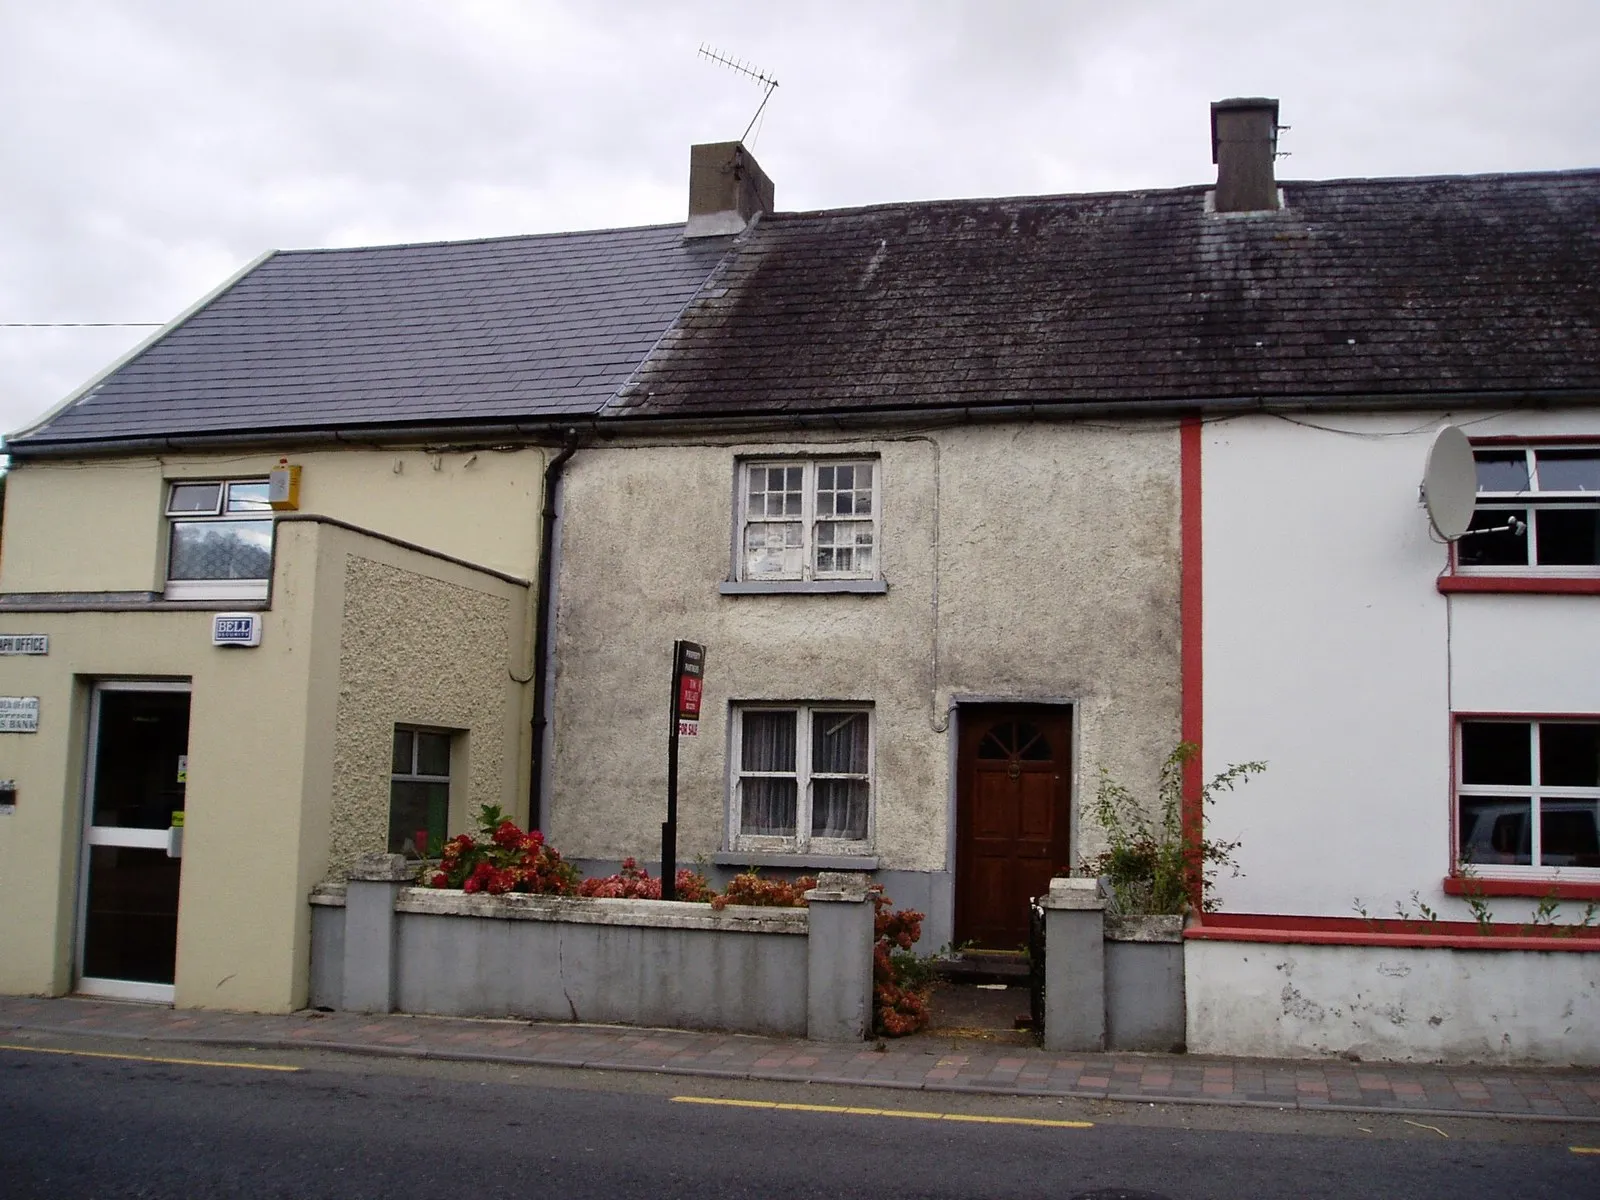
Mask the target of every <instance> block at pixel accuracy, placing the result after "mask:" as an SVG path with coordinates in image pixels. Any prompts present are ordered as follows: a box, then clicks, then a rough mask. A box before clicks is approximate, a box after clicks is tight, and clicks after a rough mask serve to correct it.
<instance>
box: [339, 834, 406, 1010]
mask: <svg viewBox="0 0 1600 1200" xmlns="http://www.w3.org/2000/svg"><path fill="white" fill-rule="evenodd" d="M416 873H417V867H416V864H415V863H408V862H406V860H405V857H404V856H403V855H399V854H369V855H368V856H367V857H366V858H363V859H362V860H361V861H360V862H359V863H357V864H356V867H355V869H354V870H352V871H351V872H350V883H349V887H348V889H347V891H346V894H345V907H344V970H343V972H342V979H341V983H342V992H343V1003H342V1004H341V1005H340V1007H341V1008H347V1009H351V1010H353V1011H355V1012H373V1013H386V1012H393V1011H394V1006H395V954H396V943H397V929H396V922H395V912H394V905H395V900H396V899H397V898H398V896H399V895H400V889H401V888H403V887H405V885H406V884H407V883H409V882H411V881H412V880H413V879H414V878H415V877H416Z"/></svg>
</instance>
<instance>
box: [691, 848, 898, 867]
mask: <svg viewBox="0 0 1600 1200" xmlns="http://www.w3.org/2000/svg"><path fill="white" fill-rule="evenodd" d="M711 862H712V864H713V865H715V866H719V867H787V868H792V869H793V870H797V871H800V870H808V871H876V870H877V869H878V856H877V855H876V854H786V853H783V852H782V851H774V850H719V851H717V852H716V853H715V854H713V855H712V856H711Z"/></svg>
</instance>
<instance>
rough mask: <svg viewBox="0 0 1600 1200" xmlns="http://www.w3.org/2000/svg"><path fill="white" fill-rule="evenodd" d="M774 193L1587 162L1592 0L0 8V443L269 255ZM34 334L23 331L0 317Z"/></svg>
mask: <svg viewBox="0 0 1600 1200" xmlns="http://www.w3.org/2000/svg"><path fill="white" fill-rule="evenodd" d="M702 44H709V45H711V46H713V47H716V48H717V49H720V50H722V51H724V52H726V53H728V54H731V55H733V56H736V57H738V58H740V59H742V60H746V61H748V62H750V63H753V64H754V65H756V66H757V67H759V68H761V69H764V70H765V71H766V72H768V73H769V74H770V75H772V76H774V77H775V78H777V80H778V81H779V84H780V86H779V88H778V89H777V92H776V93H775V94H774V95H773V97H772V99H771V102H770V103H769V104H768V105H767V108H766V111H765V113H764V114H763V117H762V119H761V121H760V123H758V125H757V126H756V128H755V130H754V131H753V132H752V135H751V138H750V143H751V144H752V145H753V147H754V150H755V153H756V155H757V157H758V158H759V159H760V161H761V163H762V166H763V167H764V168H765V169H766V171H767V173H768V174H769V175H771V176H772V178H773V180H774V181H775V182H776V185H777V197H778V205H779V207H780V208H783V209H806V208H819V207H838V206H846V205H855V204H868V203H873V202H877V201H884V200H903V199H931V198H936V197H947V196H998V195H1019V194H1029V193H1049V192H1073V191H1096V190H1104V189H1123V188H1142V187H1166V186H1172V185H1179V184H1189V183H1199V182H1204V181H1207V180H1209V179H1210V178H1211V177H1212V171H1213V168H1212V166H1211V162H1210V144H1209V140H1208V137H1209V135H1208V115H1207V114H1208V110H1207V104H1208V102H1209V101H1211V100H1215V99H1220V98H1223V97H1226V96H1237V95H1268V96H1276V97H1279V98H1280V99H1281V101H1282V110H1281V119H1282V120H1283V121H1284V122H1285V123H1286V124H1288V125H1290V126H1292V128H1291V129H1290V130H1289V131H1288V132H1287V133H1285V134H1284V135H1283V139H1282V142H1281V148H1282V149H1285V150H1288V151H1290V152H1291V155H1292V157H1290V158H1288V159H1287V160H1286V161H1285V162H1284V163H1283V164H1282V165H1281V168H1280V170H1281V173H1282V174H1283V176H1284V177H1286V178H1336V177H1340V176H1352V175H1421V174H1443V173H1466V172H1479V171H1516V170H1534V169H1557V168H1570V167H1595V166H1600V88H1597V87H1596V83H1595V81H1596V79H1597V77H1600V2H1597V0H1517V2H1511V0H1376V2H1369V0H1320V2H1318V3H1314V4H1312V3H1305V2H1303V0H1271V2H1262V0H1231V2H1228V3H1223V2H1218V0H1055V2H1053V3H1052V2H1048V0H1013V2H1007V0H988V2H987V3H967V2H962V0H855V3H832V2H826V3H825V2H813V0H796V2H793V3H789V4H786V5H775V4H766V3H759V2H757V0H744V2H743V3H712V2H710V0H682V2H680V0H587V2H578V0H249V2H243V0H48V2H46V0H0V111H3V112H4V113H5V118H4V120H3V121H0V171H3V175H0V178H3V187H0V430H14V429H17V428H19V427H21V426H23V425H25V424H27V423H28V422H30V421H32V420H33V419H34V418H36V417H37V416H38V415H39V414H41V413H42V412H44V411H45V410H46V409H48V408H49V407H50V406H51V405H53V404H55V403H56V402H58V401H59V400H60V399H61V398H62V397H64V396H65V395H67V394H68V393H69V392H71V391H72V390H73V389H74V388H76V387H78V386H80V385H81V384H82V383H84V382H85V381H86V380H87V379H88V378H90V377H91V376H92V375H94V374H95V373H96V372H97V371H99V370H100V369H101V368H103V367H104V366H106V365H107V364H108V363H109V362H111V361H112V360H113V359H115V358H116V357H117V356H119V355H120V354H122V353H123V352H125V351H126V350H127V349H129V348H130V347H131V346H133V345H135V344H137V343H138V342H139V341H140V340H142V338H144V337H145V336H148V334H149V333H150V332H151V331H150V330H148V329H139V328H132V327H115V328H70V327H43V328H41V327H34V326H41V325H44V326H64V325H70V324H73V323H96V322H157V323H159V322H165V321H167V320H169V319H171V318H172V317H173V316H175V315H177V314H178V313H179V312H181V311H182V310H183V309H185V308H186V307H188V306H189V305H190V304H191V303H193V302H194V301H195V300H196V299H198V298H199V297H200V296H202V295H203V294H205V293H206V292H208V291H209V290H211V289H212V288H213V287H215V286H216V285H218V284H219V283H221V282H222V281H223V280H224V279H226V278H227V277H228V276H230V275H231V274H232V273H234V272H235V271H237V270H238V269H239V268H241V267H242V266H244V265H245V264H246V263H248V262H250V261H251V260H252V259H254V258H255V257H257V256H258V255H259V254H260V253H261V252H263V251H265V250H267V249H271V248H289V247H304V246H342V245H360V244H374V243H388V242H406V241H427V240H433V239H440V238H466V237H481V236H486V235H500V234H515V233H539V232H548V231H553V230H564V229H584V228H595V227H604V226H614V225H628V224H647V223H658V222H669V221H677V220H681V219H682V216H683V212H684V208H685V204H686V193H685V187H686V175H687V169H688V147H689V146H690V144H691V143H693V142H697V141H724V140H729V139H732V138H735V137H738V136H739V134H740V133H741V132H742V131H743V130H744V128H745V126H746V124H747V123H748V121H749V120H750V118H751V116H752V115H753V114H754V113H755V110H756V107H757V105H758V104H759V103H760V101H761V95H762V91H761V88H760V87H759V86H758V85H757V84H756V83H754V82H753V81H751V80H749V79H746V78H744V77H742V76H740V75H738V74H736V73H734V72H733V71H730V70H728V69H726V68H724V67H721V66H717V65H715V64H713V63H710V62H708V61H706V60H705V59H704V58H701V57H699V56H698V55H697V50H698V49H699V47H700V46H701V45H702ZM18 326H30V327H18Z"/></svg>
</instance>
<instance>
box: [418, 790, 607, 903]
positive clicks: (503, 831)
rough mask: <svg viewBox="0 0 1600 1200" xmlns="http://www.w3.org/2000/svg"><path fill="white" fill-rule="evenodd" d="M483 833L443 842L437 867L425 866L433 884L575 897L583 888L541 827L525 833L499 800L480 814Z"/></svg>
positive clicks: (494, 892) (492, 892) (425, 875)
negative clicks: (546, 837)
mask: <svg viewBox="0 0 1600 1200" xmlns="http://www.w3.org/2000/svg"><path fill="white" fill-rule="evenodd" d="M478 832H479V836H478V837H476V838H474V837H473V836H472V835H471V834H470V833H459V834H457V835H456V836H455V837H453V838H451V839H450V840H449V841H447V842H446V843H445V844H444V852H443V855H442V856H441V858H440V860H439V865H438V866H437V867H424V868H423V878H422V882H424V883H425V884H426V885H427V886H428V887H436V888H460V889H461V890H462V891H464V892H488V893H489V894H490V895H491V896H499V895H503V894H504V893H506V892H533V893H535V894H538V895H542V896H571V895H573V894H574V893H576V892H577V890H578V871H577V868H576V867H574V866H573V865H572V864H571V863H568V862H564V861H563V860H562V858H561V855H560V854H559V853H558V852H557V850H556V848H555V847H554V846H552V845H550V844H549V843H548V842H546V841H545V840H544V834H542V833H540V832H539V831H538V830H537V829H535V830H532V831H531V832H527V833H524V832H523V831H522V830H521V829H518V828H517V824H516V822H515V821H513V820H511V818H509V817H507V816H506V815H505V814H504V813H503V812H501V811H500V806H499V805H497V804H485V805H484V806H483V809H482V811H481V812H480V813H479V814H478Z"/></svg>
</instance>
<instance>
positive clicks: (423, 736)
mask: <svg viewBox="0 0 1600 1200" xmlns="http://www.w3.org/2000/svg"><path fill="white" fill-rule="evenodd" d="M417 774H418V775H441V776H446V777H448V776H449V774H450V735H449V734H448V733H418V734H417Z"/></svg>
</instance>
